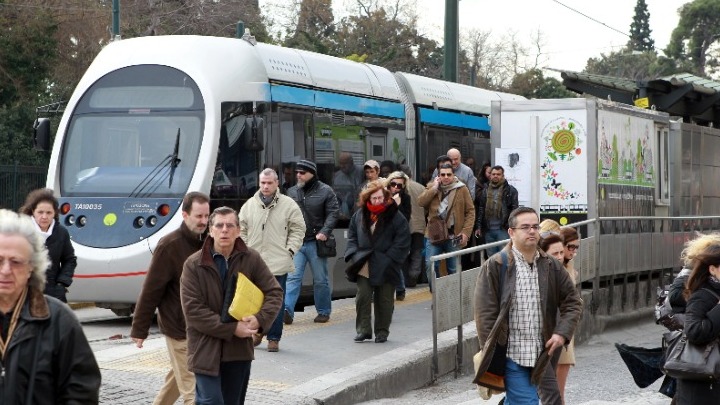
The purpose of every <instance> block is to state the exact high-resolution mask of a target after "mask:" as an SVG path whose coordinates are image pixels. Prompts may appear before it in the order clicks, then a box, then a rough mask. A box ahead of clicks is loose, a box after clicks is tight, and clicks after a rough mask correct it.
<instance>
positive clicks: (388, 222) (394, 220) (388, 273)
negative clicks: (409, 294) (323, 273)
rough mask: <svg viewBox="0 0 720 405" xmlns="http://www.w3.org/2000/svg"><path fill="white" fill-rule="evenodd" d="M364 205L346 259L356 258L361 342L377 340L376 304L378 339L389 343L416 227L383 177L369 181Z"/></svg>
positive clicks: (353, 277) (353, 276)
mask: <svg viewBox="0 0 720 405" xmlns="http://www.w3.org/2000/svg"><path fill="white" fill-rule="evenodd" d="M358 206H359V207H360V209H358V210H357V211H356V212H355V214H354V215H353V217H352V219H351V220H350V227H349V229H348V241H347V248H346V249H345V261H346V262H350V265H349V266H348V268H347V270H346V274H347V278H348V280H350V281H352V282H354V283H357V295H356V296H355V311H356V319H355V329H356V332H357V336H355V342H358V343H361V342H363V341H365V340H368V339H372V336H373V325H372V324H371V322H370V321H371V319H372V314H371V308H372V304H373V303H374V304H375V324H374V329H375V343H384V342H387V338H388V335H389V334H390V322H392V314H393V311H394V310H395V286H396V285H398V283H399V282H400V272H401V271H402V264H403V262H405V258H406V257H407V255H408V253H409V252H410V228H409V226H408V222H407V220H406V219H405V217H404V216H402V215H401V214H399V213H398V208H397V204H395V202H394V201H393V200H392V196H391V195H390V191H388V190H387V189H386V188H385V186H384V183H383V182H382V181H373V182H370V183H368V185H367V187H366V188H365V189H364V190H363V191H362V192H361V193H360V197H359V201H358Z"/></svg>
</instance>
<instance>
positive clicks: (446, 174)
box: [439, 173, 454, 177]
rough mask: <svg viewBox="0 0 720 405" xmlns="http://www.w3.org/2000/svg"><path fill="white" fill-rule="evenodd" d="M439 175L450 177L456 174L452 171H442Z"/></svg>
mask: <svg viewBox="0 0 720 405" xmlns="http://www.w3.org/2000/svg"><path fill="white" fill-rule="evenodd" d="M439 176H440V177H450V176H454V174H452V173H440V174H439Z"/></svg>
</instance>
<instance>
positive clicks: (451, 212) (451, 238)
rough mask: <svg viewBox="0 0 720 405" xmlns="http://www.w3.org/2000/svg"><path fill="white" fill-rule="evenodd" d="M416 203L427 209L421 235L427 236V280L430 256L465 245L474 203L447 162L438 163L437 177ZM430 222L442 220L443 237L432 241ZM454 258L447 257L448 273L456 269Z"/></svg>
mask: <svg viewBox="0 0 720 405" xmlns="http://www.w3.org/2000/svg"><path fill="white" fill-rule="evenodd" d="M418 204H419V205H420V206H421V207H423V208H424V209H426V210H427V213H428V227H427V230H426V231H425V236H426V237H427V238H428V244H427V247H426V252H425V258H426V264H427V266H426V270H427V274H428V282H430V278H431V277H432V274H431V273H430V257H431V256H435V255H439V254H441V253H448V252H454V251H456V250H458V249H460V248H461V247H463V246H465V245H466V244H467V242H468V240H469V239H470V234H471V233H472V229H473V224H474V223H475V205H474V204H473V200H472V197H470V191H469V190H468V188H467V186H466V185H465V184H463V183H462V182H461V181H459V180H458V178H457V177H455V174H454V173H453V168H452V165H451V164H450V163H441V164H439V167H438V177H435V179H434V180H433V181H432V182H431V183H430V185H429V186H428V188H427V189H426V190H425V191H424V192H423V193H422V194H420V197H418ZM433 223H442V224H443V225H442V226H445V227H447V238H446V239H444V240H435V241H433V239H434V237H433V236H432V235H431V232H430V229H431V226H432V225H433ZM456 263H457V257H453V258H450V259H448V260H447V262H446V264H447V272H448V274H454V273H455V272H456V271H457V265H456ZM438 267H439V262H435V275H436V276H437V277H440V274H439V270H438Z"/></svg>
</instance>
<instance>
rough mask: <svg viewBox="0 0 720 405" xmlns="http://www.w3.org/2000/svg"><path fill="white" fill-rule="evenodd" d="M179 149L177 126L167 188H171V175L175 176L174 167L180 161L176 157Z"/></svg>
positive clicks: (175, 167)
mask: <svg viewBox="0 0 720 405" xmlns="http://www.w3.org/2000/svg"><path fill="white" fill-rule="evenodd" d="M179 150H180V128H178V133H177V136H176V137H175V149H174V150H173V154H172V155H171V156H170V181H169V182H168V188H172V181H173V177H174V176H175V169H177V167H178V165H179V164H180V162H181V161H182V160H181V159H179V158H178V152H179Z"/></svg>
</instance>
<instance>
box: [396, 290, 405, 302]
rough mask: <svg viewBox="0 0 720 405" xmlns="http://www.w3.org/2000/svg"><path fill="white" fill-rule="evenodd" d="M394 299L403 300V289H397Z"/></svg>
mask: <svg viewBox="0 0 720 405" xmlns="http://www.w3.org/2000/svg"><path fill="white" fill-rule="evenodd" d="M395 299H396V300H398V301H405V291H399V292H398V293H397V294H395Z"/></svg>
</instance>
